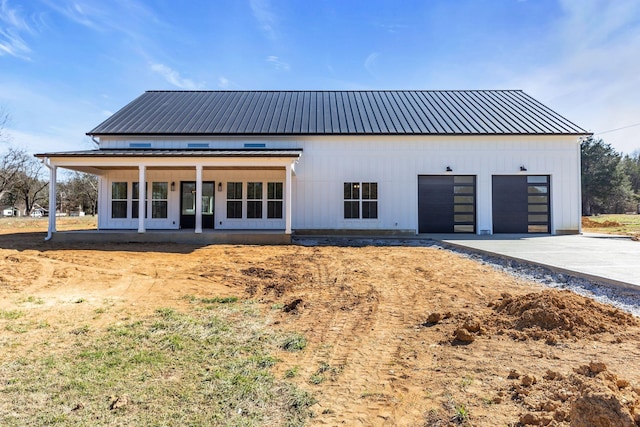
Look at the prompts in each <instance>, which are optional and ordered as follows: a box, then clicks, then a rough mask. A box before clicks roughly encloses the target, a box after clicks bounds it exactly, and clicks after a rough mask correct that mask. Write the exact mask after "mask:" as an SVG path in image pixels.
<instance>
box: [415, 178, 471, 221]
mask: <svg viewBox="0 0 640 427" xmlns="http://www.w3.org/2000/svg"><path fill="white" fill-rule="evenodd" d="M475 231H476V177H475V176H472V175H455V176H454V175H420V176H418V232H419V233H475Z"/></svg>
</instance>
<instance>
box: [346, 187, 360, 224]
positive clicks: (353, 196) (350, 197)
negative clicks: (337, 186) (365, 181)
mask: <svg viewBox="0 0 640 427" xmlns="http://www.w3.org/2000/svg"><path fill="white" fill-rule="evenodd" d="M352 218H360V183H359V182H345V183H344V219H352Z"/></svg>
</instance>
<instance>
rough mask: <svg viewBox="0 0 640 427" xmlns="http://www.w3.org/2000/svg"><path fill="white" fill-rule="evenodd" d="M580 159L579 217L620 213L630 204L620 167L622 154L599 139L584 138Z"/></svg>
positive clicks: (626, 182) (628, 187)
mask: <svg viewBox="0 0 640 427" xmlns="http://www.w3.org/2000/svg"><path fill="white" fill-rule="evenodd" d="M580 151H581V159H582V214H583V215H593V214H597V213H604V212H608V211H620V210H621V211H623V212H624V210H626V209H628V206H629V204H630V202H631V200H630V197H631V194H632V192H631V188H630V184H629V180H628V179H625V178H626V177H625V174H624V170H623V168H622V167H621V165H620V161H621V159H622V156H621V154H619V153H617V152H616V151H615V150H614V149H613V147H611V145H610V144H606V143H605V142H604V141H603V140H602V139H600V138H598V139H594V138H593V137H592V136H591V137H589V138H586V139H584V140H583V141H582V143H581V144H580Z"/></svg>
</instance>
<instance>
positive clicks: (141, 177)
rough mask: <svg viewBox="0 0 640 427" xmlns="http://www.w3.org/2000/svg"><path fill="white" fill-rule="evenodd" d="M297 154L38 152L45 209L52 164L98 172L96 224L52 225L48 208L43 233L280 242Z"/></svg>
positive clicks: (285, 232)
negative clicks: (45, 171)
mask: <svg viewBox="0 0 640 427" xmlns="http://www.w3.org/2000/svg"><path fill="white" fill-rule="evenodd" d="M301 154H302V150H301V149H287V150H241V149H240V150H176V149H173V150H157V149H144V150H130V149H129V150H102V149H101V150H90V151H78V152H64V153H45V154H38V155H36V156H37V157H39V158H40V159H41V160H42V161H43V163H44V164H45V165H46V166H47V167H48V168H49V173H50V183H51V185H50V187H49V208H50V211H51V212H55V207H56V204H57V200H56V182H57V170H58V168H64V169H70V170H75V171H81V172H85V173H91V174H95V175H97V176H98V178H99V189H98V200H99V201H98V218H99V220H98V230H97V231H93V232H87V231H83V232H64V233H57V229H56V217H55V215H50V216H49V224H48V234H47V240H48V239H51V238H53V236H54V235H55V236H56V237H55V239H56V241H58V240H62V239H64V240H65V241H88V240H91V241H93V240H103V239H108V240H109V241H176V242H193V243H204V242H212V243H220V242H223V241H226V242H241V241H242V242H248V241H251V240H254V241H256V242H264V243H269V242H271V243H286V242H287V241H290V235H291V232H292V230H291V219H292V205H293V204H292V190H291V189H292V184H291V182H292V179H293V176H294V175H295V164H296V162H297V160H298V159H299V158H300V156H301ZM141 183H144V185H141ZM58 234H64V237H60V236H58ZM253 235H255V236H256V238H249V236H253ZM134 236H137V237H134ZM187 236H189V237H187ZM195 236H202V237H195ZM258 236H260V237H259V238H258ZM275 236H282V237H277V238H276V237H275ZM105 241H106V240H105Z"/></svg>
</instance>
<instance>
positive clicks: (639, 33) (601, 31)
mask: <svg viewBox="0 0 640 427" xmlns="http://www.w3.org/2000/svg"><path fill="white" fill-rule="evenodd" d="M561 6H562V9H563V12H564V13H563V16H562V18H561V19H560V20H559V22H558V23H557V25H556V26H555V29H554V32H553V33H552V34H551V35H550V36H551V38H552V39H553V42H554V44H555V45H556V46H557V48H558V49H559V50H560V51H562V52H563V55H561V59H560V60H558V61H556V62H553V63H549V64H541V65H539V66H537V67H535V66H534V67H530V68H529V70H527V71H526V72H522V71H523V70H512V71H511V73H510V74H512V75H511V76H510V77H509V78H507V79H506V80H507V82H508V85H509V86H510V87H517V88H523V89H525V90H526V91H527V92H529V93H530V94H531V95H533V96H534V97H536V98H539V99H540V100H541V101H543V102H544V103H546V104H548V105H549V106H551V107H552V108H554V109H557V110H558V111H561V112H566V114H567V116H568V118H569V119H570V120H572V121H575V122H576V123H577V124H578V125H580V126H582V127H584V128H585V129H587V130H591V131H596V132H602V131H605V130H609V129H618V128H625V127H626V126H628V125H630V124H633V123H637V122H638V118H639V117H640V104H638V102H637V99H638V97H640V57H638V55H634V54H633V52H638V51H639V50H640V27H639V26H638V25H637V24H634V22H637V19H638V16H639V15H640V3H639V2H637V0H618V1H616V2H609V1H602V0H564V1H562V2H561ZM514 73H515V74H514ZM603 138H606V141H607V142H609V143H611V144H612V145H613V146H614V147H616V149H618V150H621V151H624V152H633V151H634V150H638V149H640V138H638V137H637V128H635V129H634V128H625V129H620V130H619V131H616V132H611V133H607V134H606V135H603Z"/></svg>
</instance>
